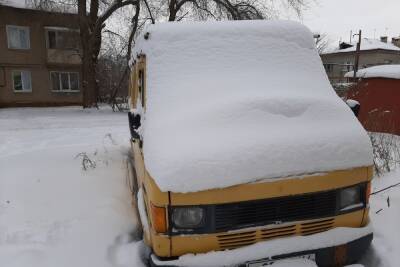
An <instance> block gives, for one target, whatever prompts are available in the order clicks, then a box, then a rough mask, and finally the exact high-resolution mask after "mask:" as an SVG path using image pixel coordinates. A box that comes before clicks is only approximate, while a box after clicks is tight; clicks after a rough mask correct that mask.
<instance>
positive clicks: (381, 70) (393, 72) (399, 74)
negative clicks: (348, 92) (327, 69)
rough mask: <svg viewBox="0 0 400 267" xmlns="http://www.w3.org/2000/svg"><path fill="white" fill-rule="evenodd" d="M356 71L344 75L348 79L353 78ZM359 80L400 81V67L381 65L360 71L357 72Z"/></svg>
mask: <svg viewBox="0 0 400 267" xmlns="http://www.w3.org/2000/svg"><path fill="white" fill-rule="evenodd" d="M353 76H354V71H350V72H348V73H346V74H345V75H344V77H346V78H353ZM357 78H388V79H400V65H380V66H374V67H369V68H365V69H360V70H358V71H357Z"/></svg>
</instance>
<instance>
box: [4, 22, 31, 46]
mask: <svg viewBox="0 0 400 267" xmlns="http://www.w3.org/2000/svg"><path fill="white" fill-rule="evenodd" d="M6 29H7V42H8V48H11V49H30V40H29V27H22V26H14V25H7V27H6Z"/></svg>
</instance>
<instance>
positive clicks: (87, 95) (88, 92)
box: [82, 51, 98, 108]
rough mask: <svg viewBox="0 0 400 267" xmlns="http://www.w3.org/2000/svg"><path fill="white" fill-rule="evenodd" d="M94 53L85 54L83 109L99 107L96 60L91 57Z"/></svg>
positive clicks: (83, 63) (83, 64)
mask: <svg viewBox="0 0 400 267" xmlns="http://www.w3.org/2000/svg"><path fill="white" fill-rule="evenodd" d="M91 53H92V52H91V51H88V52H86V53H85V52H84V57H83V62H82V76H83V77H82V78H83V79H82V81H83V82H82V85H83V86H82V87H83V88H82V89H83V107H84V108H90V107H97V97H98V90H97V82H96V60H95V59H93V57H90V56H85V55H90V54H91Z"/></svg>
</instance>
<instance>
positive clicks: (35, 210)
mask: <svg viewBox="0 0 400 267" xmlns="http://www.w3.org/2000/svg"><path fill="white" fill-rule="evenodd" d="M128 150H129V131H128V128H127V118H126V114H122V113H113V112H112V111H111V110H110V109H104V108H102V109H100V110H99V111H98V110H82V108H78V107H69V108H22V109H0V266H1V267H64V266H65V267H71V266H74V267H89V266H96V267H111V266H118V267H123V266H125V267H128V266H129V267H131V266H144V265H142V264H141V261H140V259H141V255H143V252H145V250H144V249H143V244H141V243H135V242H133V243H132V242H129V240H130V239H131V238H132V237H131V234H130V233H131V231H133V230H135V228H136V218H135V213H134V211H133V208H132V207H131V204H130V203H131V196H130V192H129V189H128V187H127V186H126V180H125V179H126V162H125V159H126V154H127V152H128ZM82 152H86V155H87V156H88V158H89V159H91V160H92V161H93V162H94V163H95V164H96V166H95V168H93V169H92V168H90V167H89V168H88V169H87V170H86V171H84V170H83V169H82V156H77V155H78V154H79V153H82ZM81 155H83V154H81Z"/></svg>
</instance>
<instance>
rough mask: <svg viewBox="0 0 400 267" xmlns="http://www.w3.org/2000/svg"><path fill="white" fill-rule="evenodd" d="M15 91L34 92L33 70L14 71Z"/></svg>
mask: <svg viewBox="0 0 400 267" xmlns="http://www.w3.org/2000/svg"><path fill="white" fill-rule="evenodd" d="M12 80H13V85H14V92H32V79H31V72H30V71H26V70H14V71H12Z"/></svg>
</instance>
